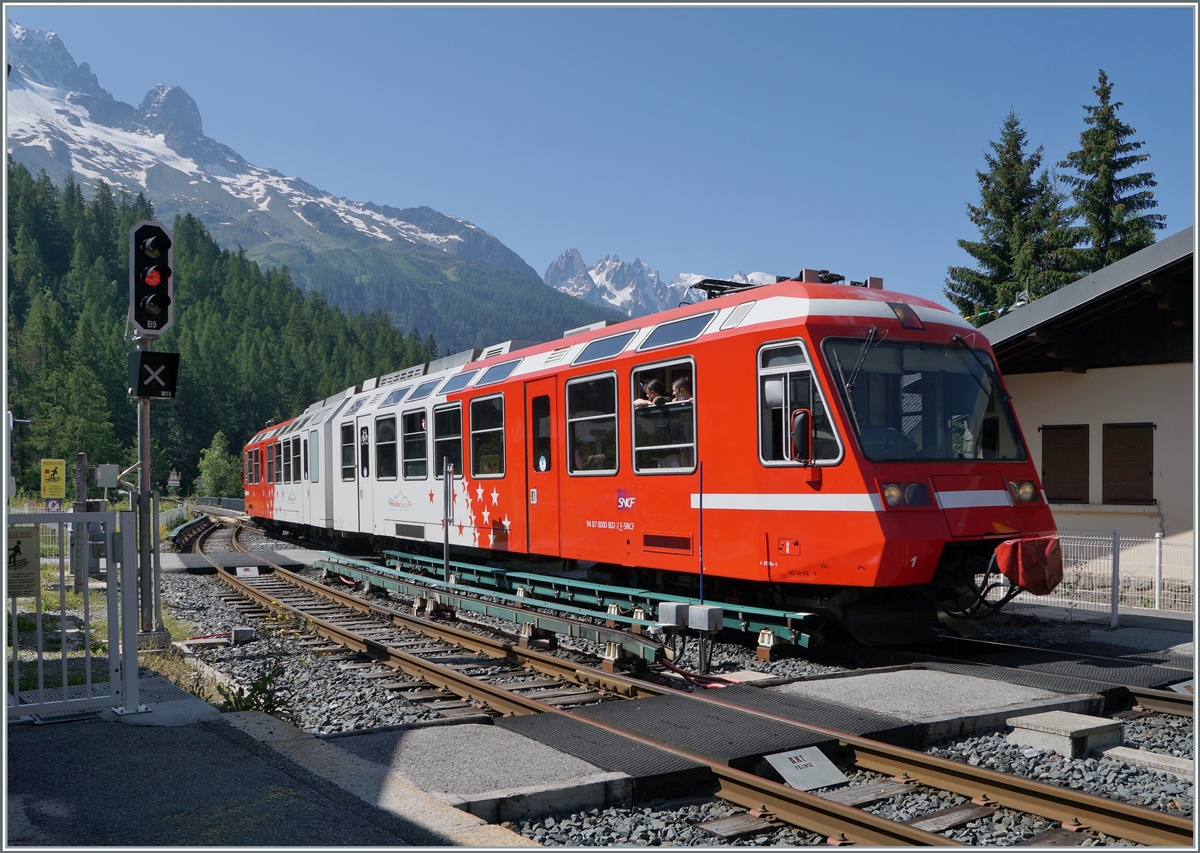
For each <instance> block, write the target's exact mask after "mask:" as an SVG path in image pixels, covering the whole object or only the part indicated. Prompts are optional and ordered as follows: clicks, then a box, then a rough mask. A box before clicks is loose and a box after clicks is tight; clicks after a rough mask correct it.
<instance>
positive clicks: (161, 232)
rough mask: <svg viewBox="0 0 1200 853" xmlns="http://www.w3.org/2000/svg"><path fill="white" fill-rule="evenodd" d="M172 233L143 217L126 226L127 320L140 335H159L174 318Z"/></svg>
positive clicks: (167, 327) (159, 224) (160, 224)
mask: <svg viewBox="0 0 1200 853" xmlns="http://www.w3.org/2000/svg"><path fill="white" fill-rule="evenodd" d="M171 260H172V251H171V234H170V232H168V231H167V229H166V226H164V225H163V224H162V223H161V222H151V221H148V220H142V221H141V222H139V223H137V224H136V225H134V226H133V227H132V228H131V229H130V230H129V321H130V322H131V323H133V325H135V326H137V328H138V329H140V330H141V333H142V336H143V337H158V336H159V335H161V334H162V333H163V332H165V331H167V329H169V328H170V327H171V324H172V323H173V322H174V319H175V318H174V304H173V303H174V295H175V292H174V290H175V289H174V282H173V281H172V277H171V276H172V270H171Z"/></svg>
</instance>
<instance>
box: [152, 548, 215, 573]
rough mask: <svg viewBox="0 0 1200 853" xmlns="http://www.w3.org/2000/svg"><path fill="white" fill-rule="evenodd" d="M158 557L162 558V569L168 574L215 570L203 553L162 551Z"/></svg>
mask: <svg viewBox="0 0 1200 853" xmlns="http://www.w3.org/2000/svg"><path fill="white" fill-rule="evenodd" d="M159 557H160V559H161V560H162V570H163V571H164V572H167V573H170V574H177V573H179V572H187V571H209V572H212V571H216V570H215V569H214V568H213V564H212V563H210V562H209V561H208V560H206V559H205V558H204V555H203V554H177V553H174V552H164V553H162V554H160V555H159Z"/></svg>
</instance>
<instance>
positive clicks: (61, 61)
mask: <svg viewBox="0 0 1200 853" xmlns="http://www.w3.org/2000/svg"><path fill="white" fill-rule="evenodd" d="M8 62H9V64H10V65H12V67H13V70H14V71H17V72H19V73H20V74H21V75H22V76H23V77H25V78H27V79H29V80H33V81H35V82H38V83H41V84H43V85H45V86H54V87H57V88H60V89H66V90H68V91H72V92H82V93H84V94H87V95H92V96H94V97H97V98H107V99H108V100H112V94H111V93H109V92H107V91H105V90H104V89H102V88H100V81H99V80H98V79H96V75H95V74H93V73H92V69H91V68H90V67H89V66H88V64H87V63H86V62H85V63H83V64H82V65H77V64H76V63H75V60H74V58H73V57H72V56H71V54H70V52H69V51H68V50H67V46H66V45H65V44H63V40H62V39H60V38H59V37H58V36H57V35H55V34H54V33H52V32H49V31H47V30H29V29H26V28H25V27H22V26H21V25H20V24H18V23H16V22H15V21H12V20H10V21H9V22H8Z"/></svg>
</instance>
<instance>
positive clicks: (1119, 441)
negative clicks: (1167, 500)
mask: <svg viewBox="0 0 1200 853" xmlns="http://www.w3.org/2000/svg"><path fill="white" fill-rule="evenodd" d="M1104 502H1105V503H1106V504H1152V503H1154V424H1105V425H1104Z"/></svg>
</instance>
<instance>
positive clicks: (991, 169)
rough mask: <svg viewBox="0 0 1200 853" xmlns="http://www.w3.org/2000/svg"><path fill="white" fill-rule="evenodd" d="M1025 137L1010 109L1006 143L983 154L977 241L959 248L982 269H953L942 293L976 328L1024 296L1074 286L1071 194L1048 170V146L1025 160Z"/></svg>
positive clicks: (974, 218)
mask: <svg viewBox="0 0 1200 853" xmlns="http://www.w3.org/2000/svg"><path fill="white" fill-rule="evenodd" d="M1026 138H1027V134H1026V132H1025V129H1024V128H1022V127H1021V122H1020V119H1019V118H1018V117H1017V115H1016V113H1015V112H1009V114H1008V117H1007V118H1006V119H1005V121H1004V124H1003V126H1002V127H1001V130H1000V139H999V140H998V141H995V142H991V143H989V144H990V146H991V148H992V151H993V152H995V154H994V156H993V155H992V154H989V153H987V152H984V155H983V157H984V160H985V161H986V163H987V166H988V170H987V171H986V172H979V171H977V172H976V173H975V177H976V178H977V179H978V181H979V196H980V201H979V204H978V205H972V204H968V205H967V211H968V214H969V216H970V219H971V222H972V224H974V225H975V226H976V227H978V228H979V234H980V239H979V240H977V241H971V240H959V241H958V245H959V248H961V249H962V250H963V251H965V252H966V253H967V254H969V255H970V256H971V257H972V258H974V259H975V260H976V262H977V263H978V268H977V269H972V268H970V267H950V268H949V269H948V270H947V276H946V286H945V289H944V293H945V294H946V297H947V298H948V299H949V300H950V301H951V302H953V303H954V305H955V306H956V307H957V308H958V309H959V312H960V313H961V314H962V315H963V316H964V317H966V318H967V319H969V320H970V321H971V322H972V323H974V324H975V325H980V324H982V323H985V322H988V321H989V320H994V319H996V317H997V316H998V315H999V314H1000V313H1001V312H1003V311H1004V310H1005V309H1006V308H1007V307H1008V306H1010V305H1012V304H1013V303H1014V302H1015V301H1016V300H1017V299H1018V297H1019V295H1021V294H1023V293H1025V292H1026V291H1028V293H1029V295H1030V297H1032V298H1037V297H1038V296H1042V295H1044V294H1046V293H1049V292H1050V291H1052V290H1055V289H1057V288H1059V287H1061V286H1062V285H1064V284H1066V283H1067V282H1069V281H1070V280H1071V278H1072V276H1071V274H1070V272H1069V271H1068V270H1067V263H1066V253H1067V252H1068V251H1069V250H1070V249H1071V248H1072V247H1073V246H1074V242H1075V241H1074V235H1073V232H1072V231H1071V230H1070V229H1069V228H1068V227H1067V223H1068V220H1067V216H1066V213H1065V211H1064V203H1065V196H1064V195H1063V193H1062V192H1060V191H1059V190H1058V187H1057V181H1056V179H1055V178H1054V176H1052V175H1050V174H1049V173H1048V172H1047V171H1045V170H1043V171H1042V172H1041V174H1040V175H1039V174H1038V168H1039V167H1040V166H1041V163H1042V148H1041V147H1040V146H1039V147H1038V149H1037V150H1036V151H1034V152H1033V153H1031V154H1029V155H1026V153H1025V144H1026Z"/></svg>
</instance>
